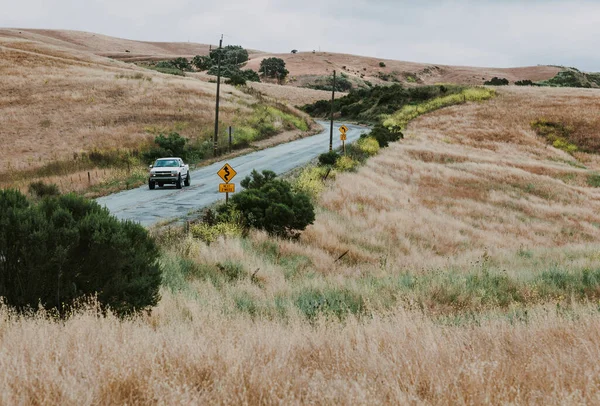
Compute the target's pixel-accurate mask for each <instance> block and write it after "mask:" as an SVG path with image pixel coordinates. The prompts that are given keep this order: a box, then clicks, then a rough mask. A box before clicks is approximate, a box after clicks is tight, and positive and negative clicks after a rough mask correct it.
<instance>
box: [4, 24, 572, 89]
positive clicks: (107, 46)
mask: <svg viewBox="0 0 600 406" xmlns="http://www.w3.org/2000/svg"><path fill="white" fill-rule="evenodd" d="M0 37H12V38H20V39H25V40H29V41H34V42H38V43H43V44H47V45H54V46H59V47H61V48H66V49H72V50H76V51H83V52H87V53H91V54H95V55H98V56H103V57H109V58H112V59H117V60H121V61H127V62H136V61H156V60H163V59H170V58H173V57H178V56H182V57H193V56H195V55H207V54H208V52H209V49H210V47H211V45H208V44H198V43H190V42H183V43H181V42H147V41H134V40H128V39H121V38H115V37H110V36H106V35H101V34H95V33H88V32H82V31H69V30H34V29H0ZM240 45H242V46H243V44H240ZM214 46H216V45H212V47H214ZM268 57H277V58H282V59H283V60H284V61H285V62H286V65H287V69H288V70H289V71H290V81H289V83H288V84H290V85H292V86H303V85H305V84H308V83H312V82H314V80H315V79H316V78H318V77H320V76H324V75H330V74H331V73H332V71H333V70H334V69H335V70H337V71H338V72H344V73H345V74H347V75H348V76H349V77H351V78H354V79H355V80H356V81H361V80H362V81H370V82H372V83H374V84H376V83H385V82H386V81H394V80H397V81H399V82H402V83H406V84H409V85H412V84H433V83H440V82H442V83H460V84H468V85H481V84H483V82H484V81H485V80H489V79H491V78H492V77H495V76H497V77H503V78H506V79H508V80H509V81H510V82H515V81H517V80H532V81H540V80H548V79H550V78H552V77H554V76H555V75H556V74H557V73H558V72H560V70H561V68H557V67H552V66H529V67H516V68H491V67H469V66H449V65H439V64H435V63H416V62H402V61H394V60H384V59H379V58H372V57H365V56H356V55H348V54H337V53H330V52H300V53H297V54H291V53H289V54H287V53H286V54H279V53H275V54H273V53H265V52H263V51H258V50H251V51H250V61H249V62H248V65H247V66H248V68H251V69H254V70H256V71H258V70H259V67H260V62H261V61H262V59H264V58H268ZM380 62H383V63H384V64H385V67H380ZM382 78H383V79H382Z"/></svg>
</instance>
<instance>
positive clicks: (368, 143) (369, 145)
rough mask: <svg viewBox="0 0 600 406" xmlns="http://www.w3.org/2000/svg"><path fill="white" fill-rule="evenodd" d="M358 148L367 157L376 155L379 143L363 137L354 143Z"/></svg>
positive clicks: (373, 139)
mask: <svg viewBox="0 0 600 406" xmlns="http://www.w3.org/2000/svg"><path fill="white" fill-rule="evenodd" d="M356 145H357V146H358V148H359V149H360V150H361V151H363V152H364V153H365V154H367V155H368V156H373V155H376V154H377V153H378V152H379V148H380V147H379V143H378V142H377V140H376V139H375V138H372V137H364V138H361V139H359V140H358V141H357V142H356Z"/></svg>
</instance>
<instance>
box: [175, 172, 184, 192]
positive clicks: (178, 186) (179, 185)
mask: <svg viewBox="0 0 600 406" xmlns="http://www.w3.org/2000/svg"><path fill="white" fill-rule="evenodd" d="M175 186H177V189H181V188H182V187H183V185H182V184H181V175H179V177H178V178H177V183H176V184H175Z"/></svg>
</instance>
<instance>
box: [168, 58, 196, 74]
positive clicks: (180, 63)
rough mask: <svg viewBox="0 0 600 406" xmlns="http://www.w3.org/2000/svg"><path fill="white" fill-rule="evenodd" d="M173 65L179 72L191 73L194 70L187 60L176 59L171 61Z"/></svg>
mask: <svg viewBox="0 0 600 406" xmlns="http://www.w3.org/2000/svg"><path fill="white" fill-rule="evenodd" d="M171 64H172V65H173V66H174V67H175V68H176V69H179V70H182V71H184V72H186V71H187V72H189V71H191V70H192V65H190V61H188V60H187V58H175V59H173V60H172V61H171Z"/></svg>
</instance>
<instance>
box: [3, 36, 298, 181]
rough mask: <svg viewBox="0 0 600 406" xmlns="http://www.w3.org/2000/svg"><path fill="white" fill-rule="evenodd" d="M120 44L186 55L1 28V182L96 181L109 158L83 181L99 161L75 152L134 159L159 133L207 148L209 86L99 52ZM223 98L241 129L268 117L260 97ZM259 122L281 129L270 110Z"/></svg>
mask: <svg viewBox="0 0 600 406" xmlns="http://www.w3.org/2000/svg"><path fill="white" fill-rule="evenodd" d="M19 32H21V34H19ZM67 34H68V35H67ZM124 46H126V47H128V48H132V49H133V50H135V51H136V52H140V53H144V52H147V53H149V54H152V55H157V53H160V52H162V53H166V52H170V53H171V54H170V56H173V55H178V54H179V52H184V51H185V52H190V49H184V48H185V47H186V45H185V44H175V45H173V44H158V45H157V44H151V43H130V42H128V41H126V40H118V39H113V38H109V37H103V36H95V35H93V34H86V33H79V32H67V33H65V32H62V31H58V32H55V31H51V32H46V31H33V30H31V31H18V30H0V128H1V130H0V142H1V143H2V145H3V148H2V151H0V174H2V175H3V176H2V179H1V180H0V184H1V185H3V186H6V185H12V186H17V187H20V188H25V189H26V186H27V185H28V184H29V183H30V182H32V181H34V180H36V178H38V177H40V176H52V178H51V179H48V180H49V181H52V182H56V183H57V184H60V185H61V187H64V188H63V190H77V189H79V186H78V185H76V184H77V183H81V181H82V180H84V184H85V185H87V184H88V183H99V182H103V181H105V180H107V179H109V178H111V176H113V174H114V173H113V172H114V171H113V169H114V168H111V167H110V166H111V165H112V164H109V165H108V166H109V167H106V165H102V166H103V170H102V171H92V180H91V182H87V173H86V172H87V171H89V169H94V166H97V165H93V166H92V167H91V168H90V167H85V168H84V167H83V166H82V163H81V162H82V161H81V158H82V156H84V155H86V156H89V154H90V153H97V154H96V155H97V158H98V159H100V160H104V159H105V156H106V155H107V154H108V155H110V154H112V155H114V154H117V153H121V152H125V153H130V154H134V155H135V154H137V153H138V152H139V151H140V150H141V149H143V148H147V147H148V146H149V145H150V144H152V140H153V139H154V137H155V136H156V135H158V134H159V133H162V132H164V133H169V132H172V131H176V132H178V133H180V134H181V135H182V136H184V137H186V138H188V139H189V140H190V142H193V143H195V145H196V146H197V148H198V149H199V151H200V152H199V153H201V152H202V151H204V152H206V151H207V150H208V148H212V147H211V144H210V142H209V141H207V140H208V139H209V138H210V137H211V136H212V134H213V131H214V100H215V92H216V85H215V84H214V83H208V82H206V81H202V80H197V79H196V78H194V77H178V76H173V75H165V74H161V73H157V72H154V71H151V70H147V69H143V68H140V67H137V66H136V65H134V64H129V63H125V62H122V61H117V60H114V59H110V58H107V57H104V56H101V55H103V54H109V53H111V52H113V51H115V50H116V49H117V48H118V47H124ZM193 50H194V51H198V50H200V49H199V48H193ZM137 55H140V54H137ZM221 97H222V99H221V110H220V120H221V122H222V123H224V124H229V125H236V126H238V127H240V128H243V127H247V126H248V125H253V124H251V122H254V121H253V120H257V117H258V116H261V117H262V116H264V115H265V114H266V115H269V114H271V113H269V112H268V111H266V110H265V109H262V110H261V108H262V107H264V106H266V105H267V104H269V103H271V102H270V101H269V100H267V99H264V98H262V96H260V94H259V93H255V94H252V95H251V94H248V93H244V92H242V91H241V90H238V89H236V88H234V87H231V86H228V85H223V87H222V90H221ZM292 113H293V114H297V113H295V112H292ZM271 115H272V114H271ZM264 119H266V120H267V122H271V121H273V125H274V128H275V130H276V131H277V132H281V131H283V129H284V128H283V127H284V125H286V124H285V123H282V122H281V120H280V119H279V118H277V117H275V116H272V117H271V116H269V117H263V121H264ZM224 128H225V127H223V129H224ZM271 135H272V134H271ZM238 136H239V137H242V136H243V134H242V133H238ZM239 137H238V138H239ZM223 139H225V138H223ZM239 139H240V140H241V138H239ZM246 141H248V142H251V141H252V140H250V139H247V140H246ZM206 142H208V144H206V145H204V144H203V143H206ZM108 158H110V156H109V157H108ZM111 159H112V158H111ZM134 161H136V160H135V159H134ZM132 162H133V161H132ZM136 162H137V161H136ZM127 168H128V170H129V169H130V165H129V164H128V165H127ZM138 169H139V168H138ZM82 174H83V175H84V176H83V179H82ZM140 176H141V175H140ZM138 177H139V176H138ZM142 178H143V176H142ZM137 182H139V180H137ZM81 186H83V185H81ZM70 188H74V189H70Z"/></svg>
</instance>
